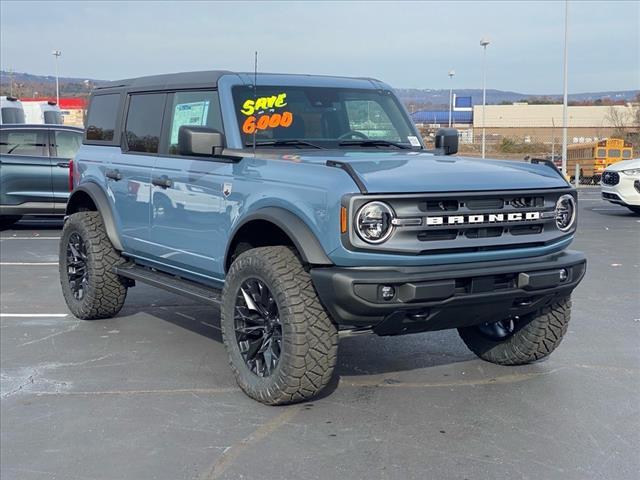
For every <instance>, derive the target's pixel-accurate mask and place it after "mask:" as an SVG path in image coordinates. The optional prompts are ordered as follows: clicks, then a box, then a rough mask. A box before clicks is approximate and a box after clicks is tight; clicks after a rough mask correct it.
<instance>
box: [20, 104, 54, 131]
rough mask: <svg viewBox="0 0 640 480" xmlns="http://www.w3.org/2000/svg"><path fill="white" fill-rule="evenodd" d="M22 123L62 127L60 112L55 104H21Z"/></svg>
mask: <svg viewBox="0 0 640 480" xmlns="http://www.w3.org/2000/svg"><path fill="white" fill-rule="evenodd" d="M22 108H23V109H24V120H25V122H24V123H29V124H50V125H62V112H61V111H60V107H59V106H58V104H57V103H56V102H52V101H51V100H49V101H40V102H22Z"/></svg>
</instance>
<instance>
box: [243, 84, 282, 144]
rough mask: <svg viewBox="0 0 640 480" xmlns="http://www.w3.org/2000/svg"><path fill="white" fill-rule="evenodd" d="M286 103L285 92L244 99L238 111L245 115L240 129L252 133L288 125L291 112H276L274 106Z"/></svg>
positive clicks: (278, 106)
mask: <svg viewBox="0 0 640 480" xmlns="http://www.w3.org/2000/svg"><path fill="white" fill-rule="evenodd" d="M286 105H287V94H286V93H280V94H278V95H271V96H268V97H258V98H256V99H252V98H251V99H248V100H245V102H244V103H243V104H242V108H241V109H240V112H241V113H243V114H244V115H246V116H247V118H246V120H245V121H244V123H243V124H242V131H243V132H244V133H247V134H252V133H254V132H255V131H256V130H266V129H268V128H277V127H283V128H287V127H290V126H291V124H292V123H293V114H292V113H291V112H289V111H284V112H278V113H276V108H278V109H280V108H283V107H285V106H286Z"/></svg>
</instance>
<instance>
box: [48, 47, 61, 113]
mask: <svg viewBox="0 0 640 480" xmlns="http://www.w3.org/2000/svg"><path fill="white" fill-rule="evenodd" d="M51 55H53V56H54V57H56V60H55V62H56V105H60V85H59V82H58V58H60V55H62V52H61V51H60V50H54V51H53V52H51Z"/></svg>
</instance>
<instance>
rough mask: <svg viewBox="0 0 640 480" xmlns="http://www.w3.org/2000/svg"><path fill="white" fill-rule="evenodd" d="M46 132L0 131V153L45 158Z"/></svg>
mask: <svg viewBox="0 0 640 480" xmlns="http://www.w3.org/2000/svg"><path fill="white" fill-rule="evenodd" d="M46 136H47V131H46V130H14V131H11V130H2V131H0V153H3V154H6V155H24V156H31V157H46V156H48V154H47V141H46Z"/></svg>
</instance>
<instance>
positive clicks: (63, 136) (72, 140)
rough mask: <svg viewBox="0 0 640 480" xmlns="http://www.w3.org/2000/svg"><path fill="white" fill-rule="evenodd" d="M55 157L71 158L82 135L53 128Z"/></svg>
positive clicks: (78, 146) (77, 147)
mask: <svg viewBox="0 0 640 480" xmlns="http://www.w3.org/2000/svg"><path fill="white" fill-rule="evenodd" d="M53 134H54V138H55V142H56V157H62V158H73V157H75V156H76V152H77V151H78V149H79V148H80V144H81V143H82V135H81V134H79V133H77V132H68V131H65V130H54V132H53Z"/></svg>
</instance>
